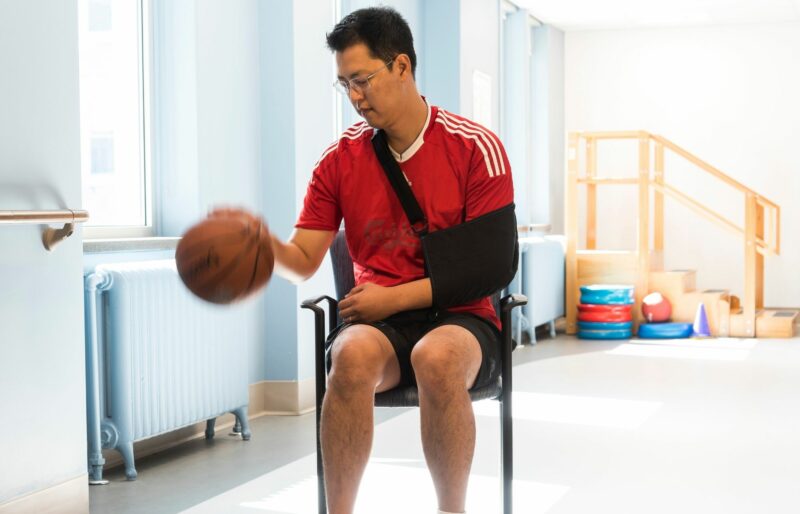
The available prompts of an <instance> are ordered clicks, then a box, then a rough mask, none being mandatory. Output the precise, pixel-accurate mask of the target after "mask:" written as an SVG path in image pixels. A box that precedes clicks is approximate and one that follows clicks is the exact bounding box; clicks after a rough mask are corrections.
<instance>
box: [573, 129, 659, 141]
mask: <svg viewBox="0 0 800 514" xmlns="http://www.w3.org/2000/svg"><path fill="white" fill-rule="evenodd" d="M578 136H579V137H584V138H586V139H639V138H641V137H652V136H651V134H650V133H649V132H645V131H644V130H620V131H616V132H613V131H612V132H578Z"/></svg>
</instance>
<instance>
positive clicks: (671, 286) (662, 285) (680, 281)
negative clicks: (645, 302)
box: [647, 269, 697, 303]
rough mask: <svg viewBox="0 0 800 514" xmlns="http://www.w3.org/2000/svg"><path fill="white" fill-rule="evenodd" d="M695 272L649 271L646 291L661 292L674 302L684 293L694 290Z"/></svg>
mask: <svg viewBox="0 0 800 514" xmlns="http://www.w3.org/2000/svg"><path fill="white" fill-rule="evenodd" d="M696 275H697V273H696V272H695V271H694V270H688V269H687V270H669V271H651V272H650V275H649V277H648V291H647V292H648V293H655V292H658V293H661V294H662V295H664V296H665V297H666V298H667V300H669V302H670V303H675V302H676V301H678V298H680V297H681V295H683V294H684V293H687V292H689V291H694V289H695V281H696Z"/></svg>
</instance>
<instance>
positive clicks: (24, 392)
mask: <svg viewBox="0 0 800 514" xmlns="http://www.w3.org/2000/svg"><path fill="white" fill-rule="evenodd" d="M77 21H78V14H77V6H76V3H75V2H74V1H72V2H50V1H45V0H38V1H30V0H11V1H8V0H6V1H3V2H0V70H2V78H0V113H2V114H0V209H2V210H16V209H26V210H27V209H64V208H72V209H77V208H80V205H81V167H80V139H79V129H80V118H79V112H80V111H79V95H78V26H77ZM41 231H42V227H40V226H37V225H16V226H6V225H4V226H0V248H2V249H3V252H2V255H1V256H0V290H1V291H2V295H1V296H0V441H2V443H0V445H2V446H0V455H2V457H0V458H1V459H2V466H0V504H3V503H4V502H6V501H7V500H10V499H12V498H15V497H19V496H23V495H26V494H29V493H33V492H36V491H40V490H43V489H47V488H49V487H51V486H55V485H57V484H61V483H64V482H67V481H69V480H71V479H75V480H76V481H75V482H73V483H74V484H77V489H76V490H74V492H75V493H76V494H77V495H79V496H80V497H82V500H78V501H79V502H81V501H82V502H83V504H85V505H86V508H88V504H87V499H88V484H87V483H86V479H85V476H86V409H85V395H86V391H85V385H84V343H83V283H82V280H81V251H82V249H81V233H80V232H81V231H80V229H78V230H77V231H76V233H75V234H74V235H73V236H72V237H71V238H69V239H67V240H66V241H64V242H62V243H61V244H60V245H59V246H58V247H56V248H55V250H54V251H53V252H52V253H49V252H47V251H46V250H45V249H44V247H43V246H42V242H41ZM81 486H82V487H81ZM76 505H77V504H71V505H69V504H62V506H61V508H62V509H66V510H68V511H70V512H76V510H73V509H74V508H80V506H76ZM1 510H4V509H3V508H2V507H0V511H1Z"/></svg>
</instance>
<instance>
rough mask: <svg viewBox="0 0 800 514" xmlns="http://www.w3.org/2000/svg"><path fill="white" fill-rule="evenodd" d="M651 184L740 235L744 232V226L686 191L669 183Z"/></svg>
mask: <svg viewBox="0 0 800 514" xmlns="http://www.w3.org/2000/svg"><path fill="white" fill-rule="evenodd" d="M650 185H651V186H653V188H655V189H656V190H658V191H661V192H662V193H666V194H668V195H669V196H671V197H672V198H675V199H676V200H678V201H679V202H681V203H682V204H684V205H686V206H687V207H690V208H691V209H694V210H695V211H696V212H698V213H699V214H701V215H702V216H704V217H705V218H706V219H707V220H709V221H713V222H714V223H717V224H719V225H721V226H723V227H724V228H727V229H728V230H730V231H732V232H734V233H736V234H738V235H743V234H744V229H743V228H741V227H739V226H737V225H736V224H734V223H732V222H730V221H728V220H727V219H725V217H724V216H722V215H721V214H719V213H718V212H716V211H714V210H712V209H710V208H708V207H706V206H705V205H703V204H701V203H700V202H698V201H697V200H695V199H694V198H692V197H690V196H688V195H686V194H684V193H681V192H680V191H678V190H677V189H675V188H674V187H672V186H670V185H669V184H656V183H655V182H651V183H650Z"/></svg>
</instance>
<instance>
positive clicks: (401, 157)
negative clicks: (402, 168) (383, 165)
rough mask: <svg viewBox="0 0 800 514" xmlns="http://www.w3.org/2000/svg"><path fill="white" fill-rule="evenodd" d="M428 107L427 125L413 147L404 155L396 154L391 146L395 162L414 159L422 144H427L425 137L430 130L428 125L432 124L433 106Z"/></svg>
mask: <svg viewBox="0 0 800 514" xmlns="http://www.w3.org/2000/svg"><path fill="white" fill-rule="evenodd" d="M427 104H428V103H427V102H425V105H427ZM427 107H428V112H427V113H426V114H425V125H424V126H423V127H422V130H421V131H420V133H419V135H418V136H417V139H415V140H414V142H413V143H411V146H409V147H408V149H407V150H406V151H405V152H403V153H402V154H401V153H399V152H396V151H395V150H394V148H392V147H391V146H389V150H390V151H391V152H392V156H394V158H395V160H396V161H397V162H406V161H407V160H409V159H410V158H412V157H413V156H414V154H415V153H417V150H419V149H420V148H422V143H424V142H425V137H424V136H425V132H426V131H427V130H428V124H429V123H430V122H431V106H430V105H427Z"/></svg>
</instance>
